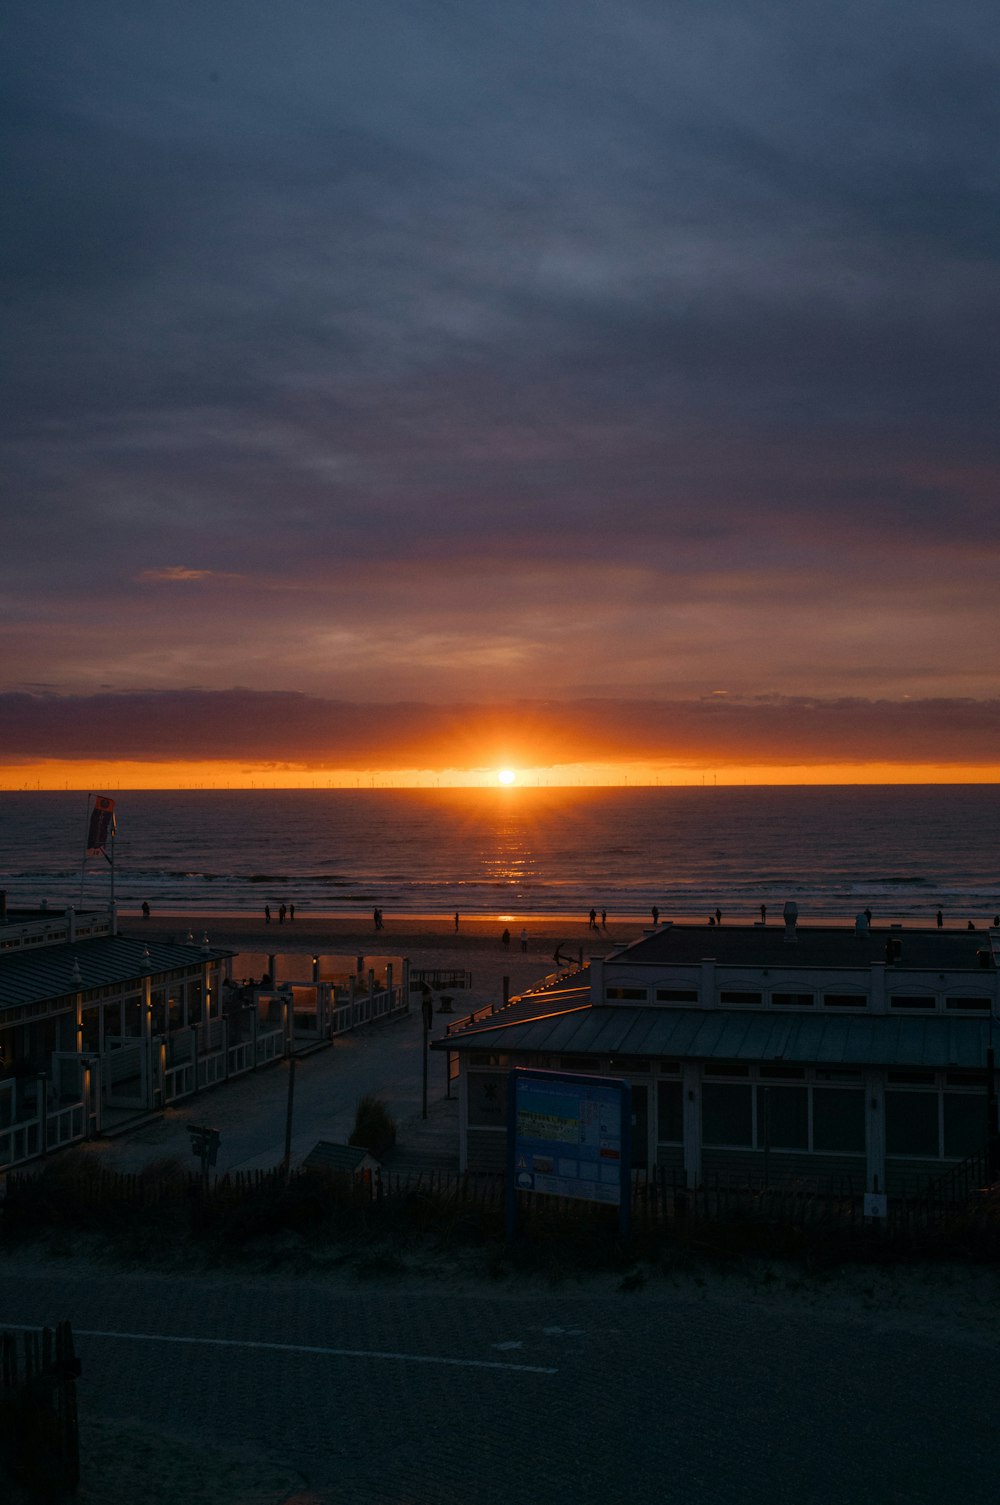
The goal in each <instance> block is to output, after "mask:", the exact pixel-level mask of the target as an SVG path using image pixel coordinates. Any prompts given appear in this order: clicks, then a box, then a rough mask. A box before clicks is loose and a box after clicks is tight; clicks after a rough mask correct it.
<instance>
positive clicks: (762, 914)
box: [760, 904, 767, 925]
mask: <svg viewBox="0 0 1000 1505" xmlns="http://www.w3.org/2000/svg"><path fill="white" fill-rule="evenodd" d="M760 923H761V924H762V925H766V924H767V905H766V904H762V905H761V906H760Z"/></svg>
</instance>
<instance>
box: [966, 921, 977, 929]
mask: <svg viewBox="0 0 1000 1505" xmlns="http://www.w3.org/2000/svg"><path fill="white" fill-rule="evenodd" d="M965 928H966V930H975V928H976V927H975V925H973V923H972V921H971V920H970V921H969V923H968V925H966V927H965Z"/></svg>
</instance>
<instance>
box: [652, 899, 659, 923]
mask: <svg viewBox="0 0 1000 1505" xmlns="http://www.w3.org/2000/svg"><path fill="white" fill-rule="evenodd" d="M659 923H660V911H659V910H658V909H657V907H656V905H655V904H654V905H653V924H654V925H658V924H659Z"/></svg>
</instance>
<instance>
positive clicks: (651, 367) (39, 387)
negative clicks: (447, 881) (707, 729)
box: [0, 0, 1000, 758]
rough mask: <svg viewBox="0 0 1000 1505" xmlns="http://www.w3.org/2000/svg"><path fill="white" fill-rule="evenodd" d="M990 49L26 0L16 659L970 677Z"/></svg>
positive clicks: (544, 685) (735, 28) (739, 19)
mask: <svg viewBox="0 0 1000 1505" xmlns="http://www.w3.org/2000/svg"><path fill="white" fill-rule="evenodd" d="M998 62H1000V25H998V22H997V17H996V11H995V7H994V6H992V5H987V4H985V3H980V0H973V3H971V4H969V5H963V6H961V7H945V6H944V5H942V4H941V3H940V0H912V3H911V4H908V5H907V6H906V8H905V12H904V11H901V9H900V7H899V5H898V4H897V3H895V0H867V3H865V4H860V3H848V4H845V5H842V6H836V7H832V6H829V5H828V4H823V5H820V4H818V3H813V0H803V3H802V4H799V5H796V6H794V7H790V6H785V5H770V4H764V5H760V6H749V5H746V4H743V3H729V4H727V3H725V0H723V3H720V4H718V5H714V4H713V5H703V4H694V3H690V4H688V3H680V4H671V5H663V4H654V3H648V0H621V3H619V4H615V5H607V4H604V3H601V0H542V3H540V4H539V3H528V0H505V3H504V4H503V5H499V6H498V5H496V4H486V3H479V0H470V3H468V4H464V5H455V4H452V3H449V0H340V3H338V4H336V5H331V4H329V3H327V0H298V3H296V4H295V5H291V6H284V7H267V6H264V7H262V6H256V5H247V4H245V3H242V0H240V3H236V0H213V3H212V4H209V5H204V4H196V3H195V0H171V3H170V4H169V5H167V4H160V3H158V0H153V3H150V4H144V5H141V6H135V5H134V4H132V3H130V0H88V3H87V4H86V5H79V4H76V3H74V0H30V3H29V0H12V3H11V4H10V5H9V6H8V8H7V17H6V25H5V57H4V62H3V65H2V69H3V72H2V80H3V100H2V110H3V120H4V127H5V142H6V150H5V154H4V162H5V168H4V174H5V180H4V183H3V190H4V203H5V206H6V209H7V220H8V233H7V234H6V235H5V237H4V238H3V243H2V246H0V291H2V294H3V297H4V303H5V333H6V341H7V348H8V353H9V358H8V361H7V362H6V377H5V379H3V381H2V382H0V404H2V409H3V413H4V415H5V416H4V440H3V463H4V467H5V473H6V475H7V477H8V485H7V487H6V491H5V495H6V498H7V500H6V502H5V504H4V506H5V510H6V517H7V520H6V531H5V549H4V552H3V556H2V558H0V652H2V656H3V662H4V664H5V674H4V678H3V680H2V681H0V683H2V684H5V685H6V686H7V687H8V688H16V687H18V686H21V685H25V684H34V683H39V682H43V683H48V684H52V685H55V686H57V687H59V688H60V689H61V690H64V691H69V692H78V693H81V694H89V693H92V692H94V691H95V690H96V689H98V688H99V687H100V686H111V687H112V688H114V689H116V690H134V689H136V688H137V687H138V688H141V689H151V690H156V691H157V692H163V691H166V690H169V689H176V688H179V687H183V686H186V685H190V684H191V683H197V684H199V685H204V686H206V687H208V688H210V689H212V690H216V691H220V692H221V691H225V690H227V689H228V688H229V687H231V686H232V685H234V684H240V683H243V684H251V685H253V686H254V688H257V689H261V690H272V689H274V688H276V687H279V686H280V687H292V688H294V689H296V690H301V691H303V692H306V693H308V694H311V695H315V696H319V697H335V698H339V699H343V700H349V701H360V700H365V699H371V700H373V701H375V702H390V701H399V700H401V699H407V698H413V699H414V700H417V701H438V702H441V703H442V704H453V703H457V702H460V701H462V700H467V699H468V700H473V701H477V702H482V701H483V700H484V699H489V698H491V697H492V696H494V695H496V696H501V697H504V698H507V697H510V696H523V695H524V694H525V693H531V694H538V693H541V694H557V695H560V696H565V697H567V698H568V699H570V700H574V701H577V700H579V699H580V698H581V697H586V696H587V695H588V694H590V693H592V692H594V691H595V689H596V688H597V687H600V688H601V690H602V692H603V691H605V690H610V691H611V692H612V693H614V694H617V695H621V696H626V697H627V696H629V695H636V696H645V695H650V696H651V697H652V698H654V699H656V698H659V699H662V700H664V702H670V704H671V707H672V708H673V705H674V702H675V701H676V699H677V698H678V697H681V698H691V697H693V698H694V699H697V698H698V697H700V696H702V695H704V694H706V693H708V692H710V691H712V690H714V689H716V688H718V687H720V686H722V687H724V688H729V689H730V690H732V691H734V692H736V693H738V694H740V695H744V696H748V695H749V696H753V695H771V694H777V695H783V696H785V697H793V698H796V697H803V696H805V697H820V698H824V697H825V698H827V699H831V700H834V701H837V702H838V703H839V702H840V700H841V699H842V697H843V696H844V695H845V694H848V693H849V692H850V691H851V690H852V689H853V688H856V687H857V686H858V682H859V679H863V680H864V686H863V687H864V690H865V693H870V694H872V695H874V696H881V697H886V698H887V699H891V700H897V699H899V698H900V697H901V696H903V695H912V696H914V697H915V698H916V699H919V700H928V699H932V700H934V701H938V700H940V699H941V698H948V697H954V696H956V695H963V696H965V695H968V696H971V697H979V698H984V699H991V698H992V697H993V696H995V694H996V692H997V676H996V671H995V669H994V666H993V663H992V658H993V655H992V653H991V652H990V650H989V644H990V643H991V641H992V639H993V637H994V636H995V627H996V565H997V554H998V546H997V544H996V541H995V531H996V530H995V509H996V492H997V474H998V464H997V461H998V443H997V436H998V430H997V424H996V392H997V390H998V385H1000V383H998V377H1000V370H998V354H997V341H996V338H995V329H996V327H997V322H998V313H1000V309H998V303H1000V279H998V259H1000V258H998V249H1000V182H998V176H997V170H996V141H997V139H998V137H1000V92H998V91H997V89H996V77H997V64H998ZM671 714H673V709H672V712H671ZM692 714H694V715H698V714H700V712H692ZM843 724H846V723H843ZM954 753H955V756H956V758H958V757H961V756H962V752H961V749H960V748H957V747H956V749H955V750H954Z"/></svg>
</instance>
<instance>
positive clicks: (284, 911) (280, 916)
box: [278, 904, 288, 925]
mask: <svg viewBox="0 0 1000 1505" xmlns="http://www.w3.org/2000/svg"><path fill="white" fill-rule="evenodd" d="M287 913H288V910H287V909H286V908H285V906H284V904H279V906H278V924H279V925H283V924H284V923H285V915H286V914H287Z"/></svg>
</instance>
